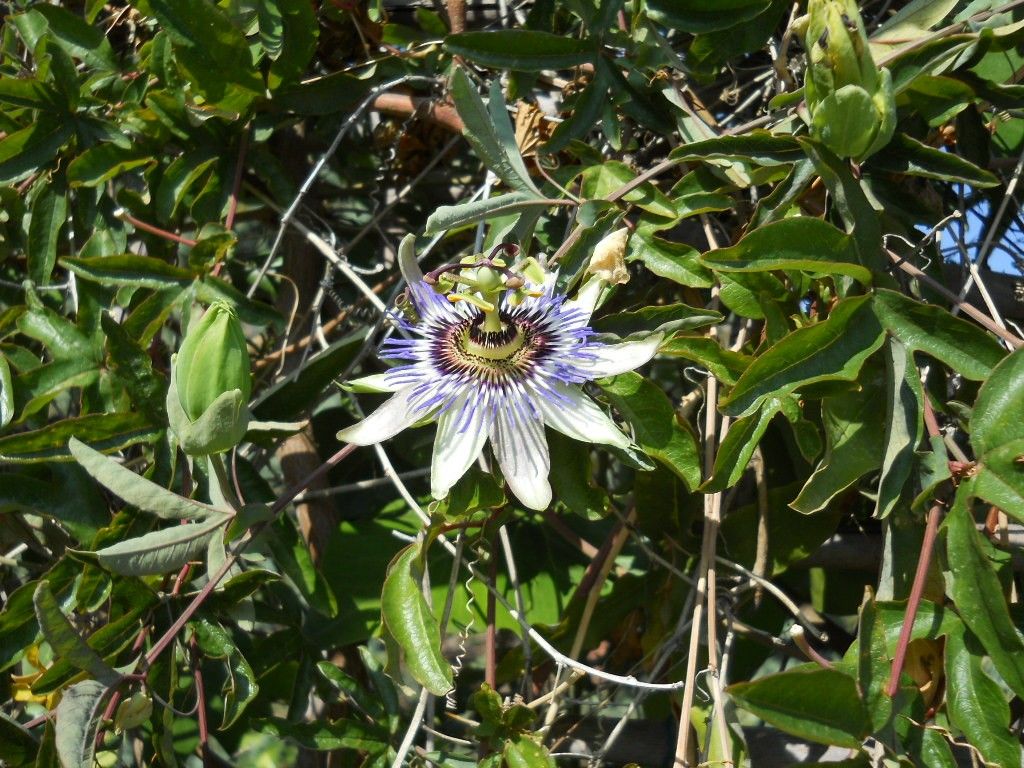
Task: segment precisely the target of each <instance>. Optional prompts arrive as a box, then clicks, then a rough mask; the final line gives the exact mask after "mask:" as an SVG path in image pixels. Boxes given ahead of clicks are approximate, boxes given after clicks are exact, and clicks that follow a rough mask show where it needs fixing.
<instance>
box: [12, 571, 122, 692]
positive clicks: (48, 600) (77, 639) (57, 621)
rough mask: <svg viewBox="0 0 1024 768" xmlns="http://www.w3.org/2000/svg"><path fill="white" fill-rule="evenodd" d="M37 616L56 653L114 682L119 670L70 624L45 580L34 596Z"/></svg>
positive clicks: (87, 671)
mask: <svg viewBox="0 0 1024 768" xmlns="http://www.w3.org/2000/svg"><path fill="white" fill-rule="evenodd" d="M32 605H33V606H34V607H35V612H36V620H37V621H38V622H39V628H40V629H41V630H42V632H43V637H45V638H46V642H48V643H49V644H50V647H51V648H53V652H54V655H55V656H56V657H57V658H59V659H62V660H64V661H67V662H69V663H71V664H72V665H74V666H75V667H77V668H78V669H80V670H82V671H83V672H86V673H88V674H90V675H92V676H93V678H95V679H96V680H98V681H100V682H102V683H103V684H104V685H106V686H111V685H114V684H115V683H116V682H117V681H118V680H119V679H120V675H118V674H117V672H115V671H114V670H113V669H112V668H111V667H110V666H109V665H108V664H107V663H106V662H105V661H103V659H101V658H100V656H99V654H97V653H96V651H94V650H93V649H92V648H90V647H89V646H88V644H87V643H86V642H85V640H83V639H82V637H81V636H80V635H79V634H78V632H76V631H75V629H74V627H72V626H71V622H70V621H68V620H67V617H66V616H64V613H63V612H62V611H61V609H60V606H59V605H58V604H57V600H56V598H55V597H54V596H53V593H52V592H51V591H50V585H49V583H47V582H46V581H40V582H39V584H38V586H36V591H35V594H33V596H32Z"/></svg>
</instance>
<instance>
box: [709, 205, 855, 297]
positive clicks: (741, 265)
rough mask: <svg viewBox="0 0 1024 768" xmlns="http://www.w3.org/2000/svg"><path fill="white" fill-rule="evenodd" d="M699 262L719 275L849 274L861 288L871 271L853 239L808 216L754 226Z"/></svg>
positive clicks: (826, 223)
mask: <svg viewBox="0 0 1024 768" xmlns="http://www.w3.org/2000/svg"><path fill="white" fill-rule="evenodd" d="M701 262H702V263H703V264H704V265H705V266H707V267H710V268H711V269H713V270H715V271H720V272H771V271H774V270H778V269H799V270H802V271H804V272H810V273H811V274H814V275H824V274H838V275H849V276H850V277H852V278H854V279H856V280H858V281H860V282H861V283H863V284H864V285H870V283H871V270H869V269H866V268H865V267H864V266H863V265H861V264H860V263H859V259H858V254H857V249H856V247H855V245H854V243H853V239H852V238H851V237H850V236H849V235H846V234H843V233H842V232H840V231H839V230H838V229H836V228H835V227H833V226H832V225H831V224H829V223H828V222H826V221H822V220H821V219H815V218H812V217H810V216H798V217H796V218H792V219H782V220H781V221H776V222H773V223H771V224H766V225H764V226H763V227H758V228H757V229H755V230H754V231H753V232H751V233H750V234H748V235H746V236H745V237H743V238H742V239H741V240H740V241H739V242H738V243H736V245H733V246H731V247H729V248H719V249H717V250H713V251H708V252H707V253H705V254H704V255H703V256H701Z"/></svg>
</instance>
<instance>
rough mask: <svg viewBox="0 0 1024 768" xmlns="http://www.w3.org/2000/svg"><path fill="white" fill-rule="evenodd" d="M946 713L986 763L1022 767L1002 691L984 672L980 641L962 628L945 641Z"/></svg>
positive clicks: (1018, 746)
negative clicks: (978, 642)
mask: <svg viewBox="0 0 1024 768" xmlns="http://www.w3.org/2000/svg"><path fill="white" fill-rule="evenodd" d="M946 709H947V712H948V714H949V719H950V722H951V723H952V724H953V725H954V726H956V727H957V728H959V729H960V730H961V731H963V733H964V735H965V736H966V737H967V740H968V741H969V742H970V743H971V745H972V746H974V747H976V748H977V749H978V751H979V752H981V755H982V757H983V758H984V759H985V762H986V763H988V764H990V765H994V766H1005V765H1020V762H1021V750H1020V743H1019V742H1018V741H1017V737H1016V735H1015V734H1014V733H1013V732H1012V731H1011V730H1010V708H1009V706H1008V705H1007V703H1006V698H1005V697H1004V696H1003V690H1002V688H1000V687H999V685H998V683H996V681H995V680H993V679H992V678H991V677H989V676H988V674H987V673H986V672H985V669H984V666H983V665H982V657H981V652H980V649H979V648H977V640H976V639H975V638H974V636H973V635H972V634H971V633H970V631H969V630H968V629H967V628H966V627H963V626H961V627H959V628H957V629H956V630H954V631H952V632H950V633H949V635H948V636H947V637H946Z"/></svg>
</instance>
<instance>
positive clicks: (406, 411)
mask: <svg viewBox="0 0 1024 768" xmlns="http://www.w3.org/2000/svg"><path fill="white" fill-rule="evenodd" d="M410 391H411V390H409V389H404V390H402V391H401V392H397V393H395V394H394V395H393V396H392V397H391V398H390V399H389V400H387V401H386V402H385V403H384V404H383V405H382V406H381V407H380V408H378V409H377V410H376V411H374V412H373V413H371V414H370V415H369V416H367V417H366V418H365V419H363V420H362V421H360V422H357V423H356V424H353V425H352V426H351V427H348V428H346V429H343V430H341V432H339V433H338V439H339V440H341V441H342V442H343V443H353V444H354V445H374V444H376V443H380V442H383V441H384V440H387V439H388V438H389V437H394V436H395V435H397V434H398V433H399V432H401V431H402V430H403V429H405V428H406V427H408V426H411V425H412V424H414V423H416V422H417V421H419V420H420V419H421V418H423V414H422V413H420V412H419V411H417V410H415V409H414V408H411V407H409V393H410Z"/></svg>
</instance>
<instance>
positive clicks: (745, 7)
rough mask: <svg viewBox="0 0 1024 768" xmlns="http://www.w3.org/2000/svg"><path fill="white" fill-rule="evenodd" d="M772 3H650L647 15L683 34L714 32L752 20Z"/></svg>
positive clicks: (753, 0) (754, 0)
mask: <svg viewBox="0 0 1024 768" xmlns="http://www.w3.org/2000/svg"><path fill="white" fill-rule="evenodd" d="M768 4H769V0H720V2H716V3H715V4H714V5H713V6H712V5H709V4H708V3H707V2H706V1H705V0H647V14H648V15H649V16H650V17H651V19H652V20H653V21H655V22H657V23H658V24H662V25H664V26H666V27H672V28H674V29H679V30H682V31H684V32H695V33H696V32H715V31H716V30H720V29H728V28H729V27H732V26H735V25H737V24H740V23H742V22H744V21H747V20H748V19H752V18H754V17H755V16H757V15H758V14H760V13H763V12H764V11H765V10H766V9H767V8H768Z"/></svg>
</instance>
